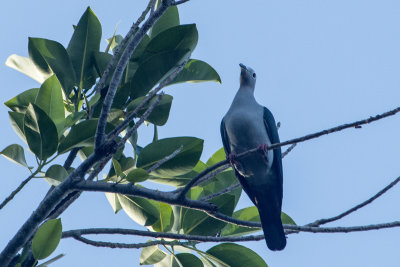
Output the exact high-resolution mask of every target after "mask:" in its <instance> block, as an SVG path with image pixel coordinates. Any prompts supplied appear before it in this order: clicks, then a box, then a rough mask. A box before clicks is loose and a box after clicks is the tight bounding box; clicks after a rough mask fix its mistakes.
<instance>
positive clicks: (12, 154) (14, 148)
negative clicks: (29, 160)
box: [0, 144, 29, 168]
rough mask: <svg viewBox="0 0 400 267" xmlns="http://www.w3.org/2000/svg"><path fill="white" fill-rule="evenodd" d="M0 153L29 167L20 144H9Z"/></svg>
mask: <svg viewBox="0 0 400 267" xmlns="http://www.w3.org/2000/svg"><path fill="white" fill-rule="evenodd" d="M0 154H1V155H2V156H3V157H5V158H6V159H8V160H10V161H12V162H14V163H16V164H19V165H21V166H24V167H27V168H29V167H28V164H26V160H25V152H24V149H23V148H22V146H20V145H18V144H12V145H9V146H8V147H6V148H5V149H3V151H1V152H0Z"/></svg>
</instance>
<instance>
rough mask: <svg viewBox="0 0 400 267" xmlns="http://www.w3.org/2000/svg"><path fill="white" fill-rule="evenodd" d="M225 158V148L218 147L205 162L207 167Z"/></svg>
mask: <svg viewBox="0 0 400 267" xmlns="http://www.w3.org/2000/svg"><path fill="white" fill-rule="evenodd" d="M225 159H226V156H225V150H224V148H220V149H218V150H217V151H216V152H215V153H214V154H213V155H212V156H211V157H210V158H209V159H208V160H207V163H206V164H207V166H208V167H210V166H213V165H215V164H217V163H218V162H220V161H223V160H225Z"/></svg>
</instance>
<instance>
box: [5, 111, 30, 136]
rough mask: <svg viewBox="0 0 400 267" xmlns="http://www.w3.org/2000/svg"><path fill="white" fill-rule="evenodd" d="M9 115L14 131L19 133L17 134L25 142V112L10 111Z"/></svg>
mask: <svg viewBox="0 0 400 267" xmlns="http://www.w3.org/2000/svg"><path fill="white" fill-rule="evenodd" d="M8 116H9V118H10V122H11V127H12V128H13V129H14V131H15V132H16V133H17V135H18V136H19V137H20V138H21V139H22V140H23V141H24V142H25V143H27V141H26V137H25V133H24V117H25V114H24V113H19V112H14V111H9V112H8Z"/></svg>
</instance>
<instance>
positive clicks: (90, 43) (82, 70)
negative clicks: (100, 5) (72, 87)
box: [67, 7, 101, 89]
mask: <svg viewBox="0 0 400 267" xmlns="http://www.w3.org/2000/svg"><path fill="white" fill-rule="evenodd" d="M100 40H101V24H100V21H99V19H98V18H97V16H96V15H95V14H94V13H93V10H92V9H91V8H90V7H88V8H87V9H86V11H85V13H83V15H82V17H81V18H80V20H79V22H78V25H77V26H76V29H75V31H74V34H73V35H72V38H71V41H70V42H69V44H68V48H67V52H68V54H69V56H70V58H71V62H72V66H73V67H74V69H75V73H76V77H77V78H78V81H79V84H80V87H81V88H86V89H89V88H90V87H92V85H93V84H94V83H95V81H96V78H97V77H98V76H97V75H96V72H95V69H94V65H93V63H94V62H93V61H94V58H93V54H94V53H95V52H98V51H99V49H100Z"/></svg>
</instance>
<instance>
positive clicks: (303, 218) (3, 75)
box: [0, 0, 400, 267]
mask: <svg viewBox="0 0 400 267" xmlns="http://www.w3.org/2000/svg"><path fill="white" fill-rule="evenodd" d="M145 4H146V1H143V0H140V1H117V2H114V3H113V4H110V3H108V2H105V1H68V2H67V1H60V2H57V4H54V1H47V0H46V1H39V2H37V1H36V2H24V3H19V2H15V1H8V2H4V3H3V4H2V11H1V13H2V14H1V16H0V25H2V26H1V27H0V34H1V36H2V42H1V45H0V47H1V50H0V62H5V60H6V58H7V57H8V56H9V55H10V54H13V53H16V54H19V55H23V56H27V55H28V52H27V44H28V37H29V36H32V37H43V38H48V39H53V40H56V41H58V42H61V43H62V44H64V45H67V43H68V41H69V39H70V37H71V35H72V26H71V25H72V24H76V23H77V22H78V20H79V18H80V16H81V14H82V13H83V12H84V11H85V9H86V7H87V6H88V5H90V6H91V7H92V9H93V10H94V12H95V13H96V14H97V16H98V17H99V19H100V21H101V23H102V26H103V39H105V38H109V37H110V36H111V35H112V33H113V31H114V29H115V26H116V25H117V24H118V33H120V34H125V33H126V32H127V30H128V29H129V27H130V25H131V24H132V22H133V21H134V20H135V19H136V18H137V17H138V15H139V14H140V13H141V11H142V9H143V8H144V6H145ZM179 8H180V15H181V23H196V24H197V27H198V30H199V35H200V38H199V43H198V46H197V48H196V50H195V52H194V53H193V58H198V59H202V60H204V61H206V62H208V63H210V64H211V65H212V66H213V67H214V68H215V69H216V70H217V71H218V72H219V74H220V75H221V78H222V81H223V83H222V85H220V84H217V83H203V84H183V85H178V86H174V87H171V88H167V89H166V90H165V91H166V92H167V93H169V94H172V95H173V96H174V102H173V106H172V110H171V115H170V118H169V121H168V123H167V125H166V126H164V127H161V128H160V132H159V135H160V137H161V138H163V137H172V136H196V137H199V138H202V139H204V140H205V145H204V151H203V159H206V158H208V157H209V156H210V155H211V154H212V153H214V152H215V151H216V150H218V149H219V148H221V147H222V143H221V140H220V135H219V123H220V120H221V118H222V117H223V115H224V114H225V112H226V111H227V109H228V108H229V105H230V103H231V101H232V98H233V96H234V94H235V93H236V90H237V88H238V85H239V66H238V63H240V62H242V63H244V64H246V65H248V66H251V67H252V68H253V69H254V70H255V71H256V72H257V77H258V81H257V85H256V92H255V94H256V98H257V100H258V101H259V103H261V104H263V105H266V106H267V107H268V108H269V109H270V110H271V111H272V112H273V113H274V115H275V119H276V120H277V121H280V122H281V128H280V130H279V134H280V137H281V140H288V139H291V138H294V137H298V136H302V135H305V134H308V133H312V132H315V131H319V130H322V129H325V128H329V127H332V126H336V125H339V124H343V123H346V122H352V121H355V120H358V119H363V118H367V117H369V116H370V115H376V114H378V113H382V112H384V111H387V110H390V109H392V108H394V107H397V106H399V105H400V101H399V99H400V79H399V77H400V76H399V73H400V49H399V48H400V27H399V26H400V16H399V14H400V2H399V1H388V0H382V1H368V0H364V1H355V0H354V1H342V0H337V1H325V0H319V1H311V0H304V1H294V0H292V1H289V0H288V1H261V0H254V1H226V0H220V1H211V0H202V1H199V0H191V1H189V2H188V3H186V4H184V5H182V6H180V7H179ZM102 45H103V47H105V45H106V42H105V41H103V43H102ZM0 79H1V82H2V92H1V95H0V96H1V101H0V102H4V101H6V100H8V99H10V98H11V97H13V96H15V95H16V94H18V93H20V92H22V91H23V90H26V89H29V88H33V87H37V86H38V84H37V83H36V82H35V81H33V80H31V79H30V78H28V77H26V76H24V75H22V74H20V73H18V72H16V71H14V70H12V69H10V68H7V67H6V66H4V65H0ZM6 111H7V109H6V107H5V106H4V105H1V106H0V123H1V124H2V125H3V127H2V134H1V141H0V147H1V148H4V147H6V146H7V145H8V144H11V143H19V144H21V145H24V144H23V143H22V142H21V140H19V138H18V137H17V136H16V135H15V134H14V132H13V130H12V129H11V126H10V124H9V120H8V114H7V112H6ZM399 125H400V115H398V116H394V117H390V118H387V119H384V120H381V121H378V122H376V123H373V124H371V125H367V126H363V128H362V129H349V130H345V131H342V132H340V133H336V134H332V135H328V136H324V137H321V138H318V139H314V140H311V141H308V142H305V143H301V144H299V145H298V146H297V147H296V148H295V150H294V151H292V152H291V153H290V154H289V155H288V156H287V157H286V158H285V159H284V162H283V165H284V200H283V210H284V211H285V212H286V213H288V214H289V215H290V216H291V217H292V218H293V219H294V220H295V221H296V222H297V223H298V224H299V225H301V224H306V223H309V222H312V221H314V220H316V219H320V218H325V217H330V216H333V215H337V214H339V213H341V212H342V211H344V210H347V209H348V208H350V207H352V206H354V205H356V204H358V203H359V202H362V201H364V200H365V199H367V198H369V197H370V196H372V195H373V194H375V193H376V192H377V191H378V190H380V189H381V188H383V187H384V186H386V185H387V184H388V183H390V182H391V181H392V180H394V179H395V178H396V177H397V176H399V175H400V165H399V164H398V158H399V156H400V143H399V142H398V136H399V134H400V127H399ZM149 132H150V131H148V130H147V131H146V130H144V131H143V132H142V133H141V135H140V141H139V142H141V143H142V144H146V143H147V142H149V141H150V140H151V137H150V136H148V135H149ZM146 135H147V136H146ZM29 160H30V162H31V164H33V158H32V157H30V158H29ZM0 167H1V169H2V170H3V173H2V178H1V186H0V196H1V198H2V199H3V198H5V196H6V195H8V194H9V192H11V191H12V190H13V189H15V188H16V187H17V185H18V184H19V183H20V182H21V181H22V179H23V178H24V177H26V176H27V175H28V174H27V172H26V170H24V169H22V168H20V167H17V166H16V165H13V164H12V163H10V162H9V161H7V160H5V159H2V160H0ZM47 188H48V186H47V183H46V182H44V181H40V180H36V181H32V182H31V183H30V184H29V185H28V186H27V187H26V188H25V189H24V190H23V191H22V192H21V193H20V194H19V195H18V196H17V197H16V198H15V200H14V201H13V202H12V203H11V204H9V205H8V206H6V207H5V208H4V209H3V210H1V211H0V227H1V229H2V231H1V232H2V234H1V235H0V247H4V245H5V244H6V242H7V240H9V238H10V237H11V236H13V235H14V233H15V232H16V230H17V229H18V228H19V227H20V225H21V224H22V223H23V221H24V219H25V218H26V217H27V216H29V215H30V214H31V212H32V211H33V210H34V209H35V208H36V207H37V205H38V203H39V202H40V200H41V199H42V197H43V195H44V194H45V192H46V191H47ZM399 201H400V188H399V187H395V188H394V189H392V190H391V191H389V192H388V193H387V194H385V195H384V196H383V197H381V198H379V199H378V200H377V201H376V202H374V203H372V204H371V205H369V206H368V207H366V208H364V209H362V210H360V211H358V212H356V213H354V214H352V215H350V216H348V217H346V218H344V219H342V220H340V221H338V222H335V223H333V224H331V225H329V226H352V225H364V224H372V223H382V222H390V221H395V220H399V217H400V211H399V209H398V208H397V203H399ZM248 205H250V202H249V201H248V199H247V197H245V196H243V199H242V200H241V202H240V203H239V206H240V207H245V206H248ZM62 220H63V226H64V229H66V230H67V229H76V228H84V227H125V228H135V229H137V228H139V229H140V227H139V226H137V225H135V223H134V222H132V221H131V220H130V219H129V218H128V217H127V216H126V215H125V214H124V213H123V212H120V213H119V214H117V215H113V212H112V209H111V208H110V206H109V204H108V202H107V200H106V198H105V196H104V195H103V194H100V193H98V194H96V193H87V194H84V195H83V196H82V197H81V198H80V199H79V200H78V201H77V202H76V203H74V205H73V206H71V207H70V209H68V210H67V212H65V213H64V215H63V217H62ZM399 234H400V229H388V230H380V231H370V232H362V233H349V234H309V233H300V234H297V235H290V236H289V238H288V245H287V247H286V249H285V250H284V251H283V252H271V251H269V250H268V249H267V247H266V246H265V243H264V242H251V243H250V242H249V243H245V244H244V245H246V246H248V247H250V248H252V249H254V250H255V251H256V252H258V253H259V254H260V255H261V256H262V257H263V258H264V259H265V260H266V262H267V263H268V264H269V266H328V267H330V266H398V261H399V258H398V239H399V236H400V235H399ZM122 240H123V241H124V242H134V241H136V240H139V239H130V238H124V239H122ZM141 240H142V241H143V239H141ZM201 247H202V248H206V247H207V245H203V246H201ZM56 253H65V254H66V256H65V257H64V258H63V259H62V260H60V261H58V262H57V263H56V264H55V265H54V266H72V265H73V266H81V265H86V266H126V263H130V265H131V266H136V265H138V258H139V251H137V250H112V249H98V248H93V247H89V246H87V245H83V244H80V243H78V242H76V241H73V240H62V242H61V244H60V246H59V248H58V249H57V252H56ZM54 255H56V254H54Z"/></svg>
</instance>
